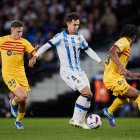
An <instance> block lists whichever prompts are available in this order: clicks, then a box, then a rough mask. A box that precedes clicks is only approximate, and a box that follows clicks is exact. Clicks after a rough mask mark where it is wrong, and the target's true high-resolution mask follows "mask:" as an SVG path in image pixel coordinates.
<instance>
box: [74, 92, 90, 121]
mask: <svg viewBox="0 0 140 140" xmlns="http://www.w3.org/2000/svg"><path fill="white" fill-rule="evenodd" d="M90 102H91V97H90V95H87V94H81V95H80V96H79V97H78V99H77V100H76V103H75V107H74V113H73V117H72V119H73V120H77V121H79V122H83V121H84V120H85V117H86V114H87V112H88V110H89V108H90Z"/></svg>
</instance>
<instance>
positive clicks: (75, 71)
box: [29, 13, 104, 129]
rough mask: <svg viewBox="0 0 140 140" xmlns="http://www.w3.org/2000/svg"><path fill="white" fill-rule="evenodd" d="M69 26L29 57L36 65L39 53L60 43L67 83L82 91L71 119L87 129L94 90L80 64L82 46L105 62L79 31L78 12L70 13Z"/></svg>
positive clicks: (93, 56) (58, 46)
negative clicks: (86, 119) (88, 112)
mask: <svg viewBox="0 0 140 140" xmlns="http://www.w3.org/2000/svg"><path fill="white" fill-rule="evenodd" d="M66 21H67V29H66V30H64V31H62V32H61V33H58V34H56V35H55V36H54V37H53V38H52V39H50V40H49V41H48V42H47V43H46V44H45V45H43V46H42V47H41V48H40V49H39V50H38V51H37V53H36V55H35V56H33V57H32V58H31V59H30V61H29V66H30V67H33V65H34V64H35V63H36V59H37V57H38V56H40V55H41V54H43V53H44V52H45V51H46V50H48V49H49V48H50V47H56V48H57V52H58V56H59V59H60V75H61V78H62V79H63V80H64V81H65V83H66V84H67V85H68V86H70V87H71V88H72V89H73V90H78V91H79V92H80V93H81V94H80V96H79V97H78V99H77V100H76V103H75V107H74V113H73V117H72V119H71V120H70V121H69V123H70V124H71V125H73V126H78V127H81V128H83V129H90V128H89V127H88V126H87V125H86V123H85V117H86V114H87V111H88V110H89V108H90V102H91V99H92V92H91V89H90V83H89V80H88V78H87V76H86V74H85V72H84V71H83V70H82V69H81V67H80V58H79V56H80V49H83V50H85V52H86V53H87V54H88V55H89V56H90V57H91V58H92V59H94V60H96V61H97V62H99V63H100V64H101V65H104V61H102V60H101V59H100V58H99V56H98V55H97V54H96V53H95V52H94V51H93V50H92V49H91V48H90V47H89V46H88V43H87V42H86V40H85V39H84V37H83V35H82V34H80V33H78V28H79V25H80V17H79V15H78V14H76V13H69V14H68V15H67V17H66Z"/></svg>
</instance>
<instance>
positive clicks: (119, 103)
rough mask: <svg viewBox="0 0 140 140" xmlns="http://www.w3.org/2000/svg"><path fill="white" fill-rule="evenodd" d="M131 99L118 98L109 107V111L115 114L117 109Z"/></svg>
mask: <svg viewBox="0 0 140 140" xmlns="http://www.w3.org/2000/svg"><path fill="white" fill-rule="evenodd" d="M128 102H129V99H128V98H125V99H120V98H116V99H115V100H114V101H113V103H112V105H111V106H110V107H109V108H108V113H109V114H111V115H113V113H114V112H115V111H117V110H118V109H120V108H121V107H123V106H124V104H126V103H128Z"/></svg>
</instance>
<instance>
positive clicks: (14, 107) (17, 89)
mask: <svg viewBox="0 0 140 140" xmlns="http://www.w3.org/2000/svg"><path fill="white" fill-rule="evenodd" d="M4 81H5V83H6V85H7V86H8V88H9V89H10V91H11V92H13V93H14V95H15V97H14V99H11V100H10V106H11V113H12V114H13V116H14V117H17V115H18V113H17V111H18V104H19V103H20V102H22V101H24V100H26V98H27V95H26V94H25V92H24V90H23V89H22V88H21V86H20V84H19V83H18V81H17V80H16V79H14V77H13V76H4Z"/></svg>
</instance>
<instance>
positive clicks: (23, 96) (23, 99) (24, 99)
mask: <svg viewBox="0 0 140 140" xmlns="http://www.w3.org/2000/svg"><path fill="white" fill-rule="evenodd" d="M26 99H27V95H26V94H22V95H20V97H19V100H20V102H25V101H26Z"/></svg>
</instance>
